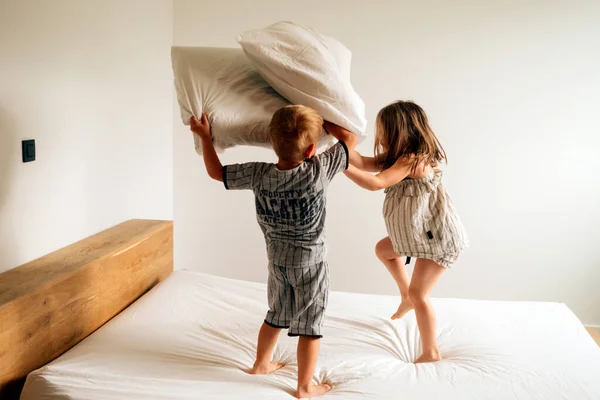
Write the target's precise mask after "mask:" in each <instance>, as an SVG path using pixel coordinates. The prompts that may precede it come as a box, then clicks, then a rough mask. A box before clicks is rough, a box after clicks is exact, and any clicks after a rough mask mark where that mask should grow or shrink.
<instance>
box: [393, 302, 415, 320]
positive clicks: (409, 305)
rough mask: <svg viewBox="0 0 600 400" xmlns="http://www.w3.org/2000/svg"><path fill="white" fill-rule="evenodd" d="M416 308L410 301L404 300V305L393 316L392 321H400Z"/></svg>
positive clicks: (401, 304)
mask: <svg viewBox="0 0 600 400" xmlns="http://www.w3.org/2000/svg"><path fill="white" fill-rule="evenodd" d="M414 308H415V307H414V306H413V304H412V302H411V301H410V300H409V299H402V303H400V305H399V306H398V310H396V312H395V313H394V315H392V319H400V318H402V317H404V316H405V315H406V314H407V313H408V312H409V311H411V310H413V309H414Z"/></svg>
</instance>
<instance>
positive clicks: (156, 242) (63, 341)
mask: <svg viewBox="0 0 600 400" xmlns="http://www.w3.org/2000/svg"><path fill="white" fill-rule="evenodd" d="M172 271H173V223H172V222H171V221H151V220H131V221H127V222H124V223H122V224H120V225H117V226H115V227H113V228H110V229H107V230H105V231H103V232H100V233H98V234H96V235H93V236H91V237H89V238H87V239H84V240H82V241H80V242H77V243H75V244H72V245H70V246H67V247H65V248H63V249H61V250H58V251H56V252H54V253H51V254H49V255H47V256H44V257H42V258H39V259H37V260H34V261H31V262H29V263H27V264H24V265H22V266H20V267H17V268H14V269H12V270H9V271H7V272H5V273H3V274H0V399H3V400H5V399H18V398H19V395H20V392H21V390H22V388H23V384H24V382H25V378H26V376H27V374H29V373H30V372H32V371H33V370H35V369H37V368H40V367H42V366H43V365H45V364H47V363H48V362H50V361H52V360H53V359H55V358H56V357H58V356H60V355H61V354H63V353H64V352H66V351H67V350H69V349H70V348H72V347H73V346H74V345H76V344H77V343H79V342H80V341H81V340H82V339H84V338H85V337H87V336H88V335H89V334H91V333H92V332H94V331H95V330H96V329H98V328H99V327H101V326H102V325H103V324H104V323H106V322H107V321H108V320H110V319H111V318H112V317H114V316H115V315H117V314H118V313H120V312H121V311H122V310H123V309H125V308H126V307H127V306H129V305H130V304H131V303H133V302H134V301H135V300H137V299H138V298H139V297H140V296H141V295H143V294H144V293H146V292H147V291H148V290H150V289H151V288H152V287H153V286H154V285H156V284H157V283H158V282H160V281H161V280H163V279H165V278H166V277H167V276H168V275H169V274H170V273H171V272H172Z"/></svg>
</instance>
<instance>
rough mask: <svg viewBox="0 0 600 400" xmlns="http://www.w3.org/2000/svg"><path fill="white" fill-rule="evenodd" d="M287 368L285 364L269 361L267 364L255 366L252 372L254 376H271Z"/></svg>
mask: <svg viewBox="0 0 600 400" xmlns="http://www.w3.org/2000/svg"><path fill="white" fill-rule="evenodd" d="M284 366H285V364H283V363H279V362H275V361H269V362H268V363H267V364H254V367H252V369H251V370H250V373H251V374H252V375H266V374H271V373H273V372H275V371H277V370H278V369H281V368H283V367H284Z"/></svg>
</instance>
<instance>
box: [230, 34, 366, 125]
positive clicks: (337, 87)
mask: <svg viewBox="0 0 600 400" xmlns="http://www.w3.org/2000/svg"><path fill="white" fill-rule="evenodd" d="M238 42H239V43H240V45H241V46H242V48H243V49H244V52H245V53H246V55H247V56H248V58H249V59H250V61H252V63H253V64H254V66H255V67H256V69H258V71H259V72H260V74H261V75H262V76H263V78H265V80H266V81H267V82H268V83H269V84H270V85H271V86H272V87H273V88H275V90H277V91H278V92H279V93H280V94H281V95H282V96H283V97H285V98H286V99H288V100H289V101H291V102H292V103H295V104H303V105H305V106H308V107H311V108H313V109H315V110H316V111H317V112H318V113H319V114H321V115H322V116H323V118H325V119H326V120H328V121H331V122H333V123H335V124H338V125H340V126H342V127H344V128H346V129H348V130H350V131H352V132H354V133H356V134H357V135H359V136H363V135H364V132H365V129H366V125H367V120H366V117H365V104H364V102H363V101H362V99H361V98H360V96H359V95H358V94H357V93H356V92H355V91H354V89H353V87H352V84H351V83H350V74H349V73H347V74H346V73H345V72H344V71H342V70H343V69H347V70H348V71H349V67H345V65H344V62H343V61H342V62H339V61H338V60H336V58H335V56H334V53H338V54H339V51H340V48H337V49H336V48H335V46H333V45H328V44H327V42H326V40H325V39H324V37H323V36H321V35H319V33H317V32H316V31H315V30H314V29H311V28H309V27H306V26H304V25H298V24H294V23H292V22H278V23H276V24H273V25H271V26H268V27H266V28H263V29H256V30H250V31H247V32H244V33H242V34H241V35H239V36H238ZM339 45H340V46H342V47H343V45H341V44H339ZM343 49H345V47H343ZM346 51H347V49H346ZM342 52H343V50H342ZM348 52H349V51H348ZM343 58H344V59H347V57H343Z"/></svg>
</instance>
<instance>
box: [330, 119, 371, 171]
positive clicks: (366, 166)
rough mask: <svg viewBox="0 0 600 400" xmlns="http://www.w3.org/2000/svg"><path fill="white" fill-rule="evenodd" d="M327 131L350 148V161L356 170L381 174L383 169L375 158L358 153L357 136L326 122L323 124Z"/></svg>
mask: <svg viewBox="0 0 600 400" xmlns="http://www.w3.org/2000/svg"><path fill="white" fill-rule="evenodd" d="M323 127H324V128H325V131H327V133H329V134H330V135H331V136H333V137H334V138H336V139H337V140H339V141H341V142H344V143H346V146H347V147H348V159H349V160H348V161H349V163H350V165H354V166H355V167H356V168H358V169H360V170H363V171H369V172H380V171H381V168H379V166H378V165H377V162H376V161H375V158H373V157H365V156H363V155H362V154H360V153H359V152H358V151H356V146H357V145H358V139H357V137H356V135H355V134H353V133H352V132H350V131H349V130H347V129H344V128H342V127H341V126H338V125H336V124H333V123H331V122H328V121H325V123H324V124H323Z"/></svg>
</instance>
